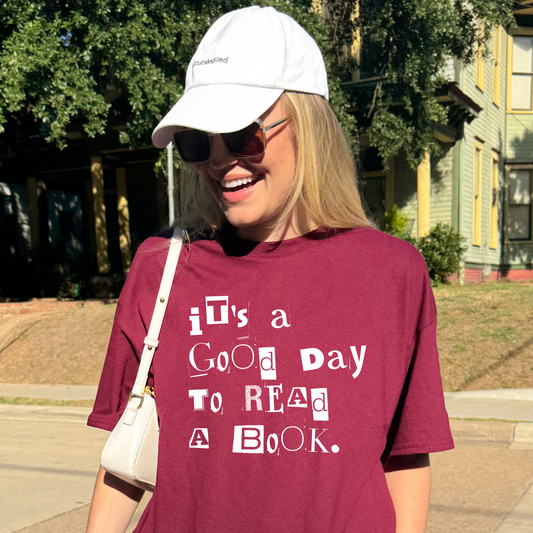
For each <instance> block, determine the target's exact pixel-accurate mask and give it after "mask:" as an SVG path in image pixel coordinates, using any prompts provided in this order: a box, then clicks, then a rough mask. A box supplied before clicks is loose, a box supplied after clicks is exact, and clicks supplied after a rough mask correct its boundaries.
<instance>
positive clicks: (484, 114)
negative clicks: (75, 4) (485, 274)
mask: <svg viewBox="0 0 533 533" xmlns="http://www.w3.org/2000/svg"><path fill="white" fill-rule="evenodd" d="M500 45H501V50H500V58H501V67H500V68H501V73H502V76H501V78H500V102H499V106H498V105H496V104H495V103H494V101H493V99H494V85H493V84H494V66H493V61H492V56H489V57H487V58H486V59H485V69H484V84H483V87H484V90H483V91H482V90H480V88H479V87H478V86H477V85H476V69H475V64H471V65H467V66H465V67H464V68H463V70H462V75H461V80H460V89H461V90H462V91H463V92H464V93H465V94H466V95H467V96H469V97H470V98H472V99H473V100H474V101H475V102H476V103H477V104H479V105H480V106H481V107H482V108H483V109H482V111H481V113H480V115H479V117H478V118H476V119H475V120H474V121H472V123H471V124H465V128H464V138H463V139H462V140H461V141H460V142H461V144H462V146H461V154H462V157H461V163H460V168H459V173H460V174H459V189H460V190H459V196H460V202H461V205H460V212H459V230H460V232H461V234H462V235H463V236H464V237H465V238H466V243H467V245H468V249H467V252H466V256H465V262H466V263H472V264H478V265H493V266H498V265H499V262H500V257H501V244H500V242H501V239H500V238H498V243H499V244H498V247H497V248H496V249H491V248H490V245H491V233H490V232H491V206H492V198H493V192H492V187H493V185H492V164H493V163H492V162H493V154H496V155H497V157H498V169H499V179H500V187H499V197H498V206H499V210H498V218H499V224H498V225H499V227H500V228H501V223H502V220H503V218H502V205H503V186H502V185H503V175H504V174H503V172H504V161H503V156H502V155H501V154H502V153H503V152H504V150H505V134H506V132H505V125H506V111H505V106H504V102H505V101H506V84H505V76H504V75H503V74H504V73H505V72H506V56H507V54H506V47H507V40H506V39H501V43H500ZM476 145H477V146H478V147H482V177H481V242H480V243H479V245H474V244H473V241H474V236H473V233H472V228H473V219H474V186H475V162H474V157H475V151H476ZM476 244H477V243H476Z"/></svg>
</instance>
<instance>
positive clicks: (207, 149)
mask: <svg viewBox="0 0 533 533" xmlns="http://www.w3.org/2000/svg"><path fill="white" fill-rule="evenodd" d="M287 120H289V117H285V118H282V119H281V120H278V121H277V122H274V123H273V124H270V125H269V126H264V125H263V121H262V120H261V119H257V120H256V121H255V122H252V123H251V124H250V125H249V126H246V128H243V129H242V130H239V131H232V132H231V133H220V134H217V133H208V132H206V131H200V130H193V129H183V130H180V131H177V132H176V133H174V144H175V145H176V148H177V149H178V152H179V154H180V156H181V158H182V159H183V161H185V162H186V163H203V162H204V161H207V160H208V159H209V156H210V155H211V140H210V137H212V136H213V135H220V136H221V137H222V139H223V141H224V144H225V145H226V148H227V149H228V152H229V153H230V154H231V155H233V156H234V157H238V158H239V159H244V158H247V157H254V156H258V155H260V154H262V153H263V152H264V151H265V148H266V137H265V133H266V132H267V131H268V130H271V129H272V128H275V127H276V126H279V125H280V124H283V123H284V122H286V121H287Z"/></svg>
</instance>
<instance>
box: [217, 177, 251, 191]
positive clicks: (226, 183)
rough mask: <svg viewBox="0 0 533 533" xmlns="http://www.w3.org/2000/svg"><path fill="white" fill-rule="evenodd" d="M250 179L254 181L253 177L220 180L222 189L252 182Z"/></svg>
mask: <svg viewBox="0 0 533 533" xmlns="http://www.w3.org/2000/svg"><path fill="white" fill-rule="evenodd" d="M252 181H254V180H253V178H245V179H237V180H231V181H222V182H221V185H222V187H223V188H224V189H234V188H235V187H240V186H241V185H247V184H248V183H252Z"/></svg>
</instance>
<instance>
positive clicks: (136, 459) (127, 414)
mask: <svg viewBox="0 0 533 533" xmlns="http://www.w3.org/2000/svg"><path fill="white" fill-rule="evenodd" d="M182 234H183V230H181V229H180V228H176V229H175V230H174V234H173V236H172V240H171V243H170V248H169V250H168V256H167V261H166V264H165V270H164V271H163V277H162V279H161V286H160V287H159V293H158V295H157V300H156V303H155V307H154V313H153V315H152V321H151V322H150V328H149V330H148V335H147V336H146V338H145V339H144V348H143V353H142V356H141V361H140V364H139V371H138V372H137V378H136V379H135V385H134V386H133V390H132V391H131V393H130V398H129V401H128V405H127V406H126V409H125V411H124V413H123V415H122V416H121V418H120V420H119V421H118V423H117V425H116V426H115V429H114V430H113V432H112V433H111V435H110V436H109V438H108V439H107V442H106V445H105V447H104V450H103V452H102V460H101V465H102V468H103V469H104V470H105V471H106V472H109V473H111V474H113V475H115V476H117V477H118V478H120V479H122V480H124V481H127V482H128V483H130V484H132V485H135V486H136V487H139V488H141V489H144V490H149V491H153V490H154V487H155V482H156V476H157V453H158V445H159V422H158V420H157V411H156V406H155V396H154V392H153V390H152V389H150V387H147V386H146V382H147V380H148V371H149V370H150V366H151V364H152V359H153V357H154V352H155V351H156V349H157V345H158V343H159V332H160V331H161V325H162V323H163V318H164V316H165V310H166V307H167V303H168V297H169V294H170V289H171V287H172V281H173V279H174V274H175V272H176V266H177V264H178V259H179V255H180V251H181V246H182V243H183V238H182Z"/></svg>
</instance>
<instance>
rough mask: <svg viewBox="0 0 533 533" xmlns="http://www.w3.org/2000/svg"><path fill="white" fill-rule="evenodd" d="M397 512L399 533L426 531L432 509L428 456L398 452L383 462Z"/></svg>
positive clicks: (421, 532) (397, 529)
mask: <svg viewBox="0 0 533 533" xmlns="http://www.w3.org/2000/svg"><path fill="white" fill-rule="evenodd" d="M383 469H384V470H385V478H386V480H387V486H388V488H389V492H390V495H391V498H392V503H393V504H394V510H395V511H396V533H424V531H425V530H426V523H427V518H428V510H429V489H430V473H429V455H428V454H427V453H425V454H417V455H399V456H394V457H391V458H390V459H389V460H388V461H387V462H385V463H383Z"/></svg>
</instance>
